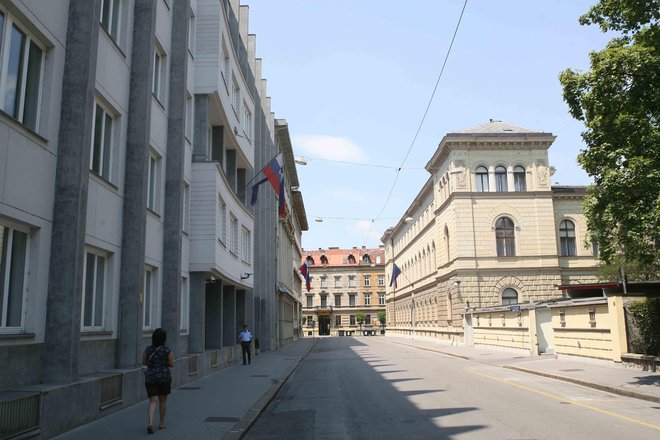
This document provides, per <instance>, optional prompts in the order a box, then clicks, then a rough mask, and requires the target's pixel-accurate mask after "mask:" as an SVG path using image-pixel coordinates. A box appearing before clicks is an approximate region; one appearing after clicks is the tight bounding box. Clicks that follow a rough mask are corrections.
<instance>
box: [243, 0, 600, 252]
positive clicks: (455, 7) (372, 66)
mask: <svg viewBox="0 0 660 440" xmlns="http://www.w3.org/2000/svg"><path fill="white" fill-rule="evenodd" d="M595 2H596V0H590V1H584V0H553V1H551V2H542V1H529V0H516V1H514V0H503V1H498V2H495V1H490V0H469V1H468V4H467V7H466V9H465V13H464V15H463V19H462V21H461V25H460V28H459V30H458V34H457V36H456V40H455V42H454V46H453V48H452V51H451V54H450V56H449V60H448V62H447V65H446V67H445V70H444V73H443V75H442V78H441V79H440V83H439V85H438V88H437V91H436V93H435V97H434V99H433V101H432V104H431V107H430V109H429V112H428V115H427V116H426V119H425V122H424V124H423V125H422V128H421V130H420V132H419V135H418V137H417V139H416V140H415V141H414V144H413V139H414V137H415V133H416V132H417V129H418V127H419V124H420V122H421V120H422V117H423V115H424V111H425V109H426V106H427V104H428V102H429V99H430V97H431V93H432V92H433V88H434V87H435V84H436V81H437V78H438V75H439V74H440V70H441V68H442V64H443V61H444V59H445V55H446V53H447V50H448V48H449V44H450V42H451V38H452V35H453V33H454V29H455V27H456V23H457V21H458V18H459V16H460V12H461V9H462V7H463V0H435V1H433V0H417V1H414V2H402V1H393V0H363V1H359V0H277V1H274V0H243V1H242V3H243V4H247V5H249V7H250V22H249V29H250V33H253V34H256V36H257V57H259V58H262V59H263V76H264V78H266V79H267V80H268V95H269V96H271V97H272V110H273V111H274V112H275V117H276V118H281V119H286V120H287V122H288V124H289V132H290V134H291V137H292V142H293V148H294V154H296V155H297V156H303V157H305V158H307V159H308V164H307V165H306V166H298V176H299V178H300V190H301V191H302V194H303V198H304V202H305V209H306V211H307V215H308V222H309V227H310V229H309V231H307V232H305V233H304V234H303V247H304V248H305V249H316V248H327V247H330V246H338V247H353V246H367V247H375V246H378V245H379V244H380V237H381V236H382V233H383V231H384V230H385V229H387V228H388V227H389V226H392V225H394V224H395V223H396V222H397V221H398V220H399V218H401V216H402V215H403V214H404V212H405V210H406V209H407V208H408V206H409V205H410V203H411V202H412V201H413V199H414V198H415V196H416V195H417V193H418V192H419V190H420V189H421V187H422V185H423V184H424V183H425V182H426V180H427V179H428V178H429V173H428V172H427V171H426V170H424V165H425V164H426V163H427V161H428V160H429V159H430V158H431V156H432V155H433V153H434V151H435V149H436V148H437V145H438V143H439V142H440V140H441V139H442V137H443V136H444V135H445V134H446V133H448V132H454V131H457V130H462V129H464V128H468V127H472V126H475V125H479V124H483V123H486V122H488V120H489V119H491V118H492V119H498V120H502V121H504V122H507V123H510V124H513V125H518V126H521V127H527V128H532V129H537V130H541V131H545V132H551V133H553V134H555V135H556V136H557V140H556V141H555V143H554V144H553V146H552V147H551V148H550V151H549V155H550V164H551V165H552V166H554V167H555V168H557V172H556V174H555V175H554V176H553V178H552V180H553V182H556V183H558V184H562V185H586V184H588V183H590V179H589V177H588V176H587V175H586V173H584V171H583V170H582V169H581V168H580V167H579V165H578V164H577V162H576V157H577V154H578V153H579V150H580V149H582V148H584V143H583V142H582V139H581V137H580V133H581V132H582V130H583V126H582V124H581V123H579V122H578V121H576V120H574V119H573V118H571V117H570V115H569V114H568V109H567V106H566V104H565V103H564V101H563V99H562V92H561V86H560V84H559V80H558V75H559V73H560V72H561V71H562V70H564V69H565V68H568V67H571V68H576V69H581V70H587V69H588V67H589V62H588V54H589V52H590V51H593V50H600V49H602V48H603V47H604V46H605V44H606V43H607V41H608V40H609V39H610V37H611V36H608V35H604V34H602V33H601V32H600V30H599V29H598V28H597V27H595V26H580V25H579V23H578V18H579V16H580V15H582V14H583V13H585V12H586V11H587V10H588V9H589V7H590V6H591V5H593V4H594V3H595ZM411 144H412V145H413V147H412V150H411V152H410V155H409V156H408V158H407V160H406V162H405V164H404V169H402V170H401V172H400V173H399V177H398V179H397V182H396V186H395V187H394V190H393V191H392V194H391V197H390V198H389V201H388V202H387V204H386V201H387V199H388V194H389V193H390V189H391V188H392V185H393V183H394V179H395V176H396V173H395V168H398V167H399V166H400V165H401V163H402V161H403V159H404V157H405V156H406V153H407V151H408V149H409V148H410V146H411ZM341 162H358V163H364V164H369V165H370V166H358V165H353V164H346V163H341ZM317 219H322V220H323V221H322V222H317V221H316V220H317Z"/></svg>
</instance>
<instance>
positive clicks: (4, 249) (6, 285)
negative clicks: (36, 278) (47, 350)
mask: <svg viewBox="0 0 660 440" xmlns="http://www.w3.org/2000/svg"><path fill="white" fill-rule="evenodd" d="M27 243H28V234H27V233H25V232H21V231H18V230H16V229H13V228H11V227H9V226H5V225H2V224H0V294H1V296H0V328H1V329H6V328H22V327H23V296H24V289H25V269H26V266H27V249H28V247H27Z"/></svg>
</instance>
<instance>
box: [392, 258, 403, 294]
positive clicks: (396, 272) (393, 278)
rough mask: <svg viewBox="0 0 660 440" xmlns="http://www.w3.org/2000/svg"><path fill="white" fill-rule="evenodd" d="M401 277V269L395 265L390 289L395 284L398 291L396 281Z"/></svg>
mask: <svg viewBox="0 0 660 440" xmlns="http://www.w3.org/2000/svg"><path fill="white" fill-rule="evenodd" d="M399 275H401V269H399V266H397V265H396V263H394V268H393V269H392V279H391V280H390V287H392V284H394V288H395V289H396V279H397V277H398V276H399Z"/></svg>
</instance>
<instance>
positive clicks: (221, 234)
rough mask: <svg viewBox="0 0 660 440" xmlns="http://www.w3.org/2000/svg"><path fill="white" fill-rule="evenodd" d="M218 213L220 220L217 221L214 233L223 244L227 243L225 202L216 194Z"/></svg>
mask: <svg viewBox="0 0 660 440" xmlns="http://www.w3.org/2000/svg"><path fill="white" fill-rule="evenodd" d="M218 214H219V218H220V221H219V222H218V226H217V228H218V230H217V231H216V235H217V236H218V240H220V242H221V243H224V244H225V245H226V244H227V204H226V203H225V201H224V200H222V197H220V196H218Z"/></svg>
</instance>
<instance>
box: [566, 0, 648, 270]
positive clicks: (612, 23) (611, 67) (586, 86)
mask: <svg viewBox="0 0 660 440" xmlns="http://www.w3.org/2000/svg"><path fill="white" fill-rule="evenodd" d="M659 18H660V0H601V1H600V2H598V4H596V5H595V6H593V7H592V8H591V9H590V10H589V11H588V12H587V13H586V14H585V15H583V16H582V17H580V24H583V25H591V24H595V25H598V26H599V27H600V28H601V30H602V31H603V32H607V31H614V32H616V37H615V38H613V39H612V40H611V41H610V42H609V43H608V44H607V46H606V47H605V49H603V50H601V51H598V52H592V53H590V54H589V58H590V62H591V69H590V70H589V71H587V72H584V73H582V72H579V71H576V70H573V69H567V70H565V71H563V72H562V73H561V74H560V76H559V80H560V82H561V84H562V87H563V96H564V100H565V101H566V103H567V104H568V107H569V110H570V113H571V115H572V116H573V117H574V118H576V119H578V120H580V121H582V122H583V123H584V125H585V127H586V130H585V131H584V132H583V133H582V138H583V139H584V141H585V143H586V145H587V148H586V149H585V150H582V151H581V152H580V154H579V156H578V162H579V163H580V165H581V166H582V167H583V168H584V170H585V171H586V172H587V173H588V174H589V175H590V176H592V177H593V178H594V180H595V184H593V185H591V186H590V187H589V190H588V193H587V197H586V199H585V203H584V211H585V215H586V217H587V223H588V227H589V229H590V230H591V231H592V233H593V239H594V240H596V241H597V243H598V245H599V252H600V258H601V259H602V260H603V261H604V262H605V264H609V265H612V266H625V265H628V264H632V265H634V266H635V267H636V268H638V269H639V271H638V273H639V275H637V276H638V277H639V278H653V277H657V275H658V273H659V272H660V127H659V125H658V124H659V121H660V119H659V117H660V87H659V85H660V53H659V50H660V30H659V27H658V20H659Z"/></svg>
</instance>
